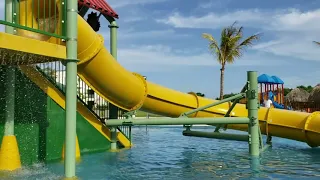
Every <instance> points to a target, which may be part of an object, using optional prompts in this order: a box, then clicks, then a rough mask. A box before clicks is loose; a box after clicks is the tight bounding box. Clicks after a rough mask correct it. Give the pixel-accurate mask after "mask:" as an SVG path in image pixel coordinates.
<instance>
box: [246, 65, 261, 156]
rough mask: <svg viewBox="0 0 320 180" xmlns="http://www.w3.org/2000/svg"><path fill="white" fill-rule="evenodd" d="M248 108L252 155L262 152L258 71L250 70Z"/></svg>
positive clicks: (248, 76) (248, 74)
mask: <svg viewBox="0 0 320 180" xmlns="http://www.w3.org/2000/svg"><path fill="white" fill-rule="evenodd" d="M247 78H248V91H247V99H248V100H247V109H248V118H249V119H250V123H249V129H248V132H249V152H250V155H251V156H259V154H260V149H259V148H260V144H259V141H260V137H259V128H260V127H259V120H258V109H259V101H258V76H257V72H256V71H248V72H247Z"/></svg>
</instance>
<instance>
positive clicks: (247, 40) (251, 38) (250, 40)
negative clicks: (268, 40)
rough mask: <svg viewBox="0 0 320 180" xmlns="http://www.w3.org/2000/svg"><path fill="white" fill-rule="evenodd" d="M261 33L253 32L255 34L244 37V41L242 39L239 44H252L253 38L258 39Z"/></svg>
mask: <svg viewBox="0 0 320 180" xmlns="http://www.w3.org/2000/svg"><path fill="white" fill-rule="evenodd" d="M261 35H262V34H261V33H259V34H255V35H252V36H249V37H248V38H247V39H245V40H244V41H242V42H241V43H240V44H239V46H240V47H241V46H251V45H252V44H253V41H255V40H259V39H260V37H261Z"/></svg>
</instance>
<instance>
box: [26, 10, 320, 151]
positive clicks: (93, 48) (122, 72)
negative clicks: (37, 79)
mask: <svg viewBox="0 0 320 180" xmlns="http://www.w3.org/2000/svg"><path fill="white" fill-rule="evenodd" d="M21 34H23V36H26V33H21ZM28 36H29V37H30V35H28ZM31 37H32V38H35V37H36V36H35V35H32V36H31ZM39 37H40V38H38V39H39V40H46V41H50V42H52V43H59V42H58V41H54V40H52V39H54V38H51V39H46V38H44V37H43V36H39ZM78 58H79V60H80V62H79V63H78V75H79V76H80V77H81V78H82V79H83V80H84V81H86V83H87V84H88V85H89V86H90V87H91V88H92V89H94V90H95V91H96V92H97V93H98V94H99V95H100V96H102V97H103V98H105V99H106V100H108V101H110V102H111V103H113V104H115V105H116V106H118V107H120V108H123V109H125V110H136V109H138V108H141V110H144V111H147V112H150V113H155V114H160V115H164V116H169V117H178V116H179V115H180V114H181V113H183V112H186V111H189V110H191V109H195V108H198V107H200V106H204V105H207V104H209V103H212V102H214V101H215V100H212V99H208V98H202V97H198V96H196V95H195V94H193V93H189V94H187V93H183V92H179V91H175V90H172V89H169V88H166V87H163V86H160V85H157V84H155V83H152V82H148V81H146V80H144V78H143V77H142V76H140V75H138V74H136V73H132V72H129V71H127V70H126V69H124V68H123V67H122V66H121V65H120V64H119V63H118V62H117V61H116V60H115V59H114V58H113V57H112V56H111V54H110V53H109V52H108V51H107V49H106V48H105V47H104V41H103V37H102V36H100V35H98V34H97V33H96V32H94V31H93V30H92V28H91V27H90V26H89V25H88V24H87V22H86V21H85V20H84V19H83V18H82V17H81V16H78ZM229 107H230V103H224V104H221V105H218V106H215V107H212V108H209V109H206V110H203V111H201V112H197V113H195V114H192V115H191V116H192V117H219V116H223V115H224V114H225V113H226V112H227V111H228V109H229ZM231 115H232V116H247V110H246V107H245V105H243V104H238V105H236V106H235V108H234V109H233V111H232V113H231ZM259 120H260V127H261V131H262V133H264V134H269V135H272V136H277V137H282V138H287V139H292V140H297V141H302V142H306V143H308V144H309V145H310V146H311V147H317V146H319V145H320V114H319V113H318V112H315V113H312V114H309V113H303V112H295V111H289V110H281V109H266V108H260V110H259ZM228 127H229V128H232V129H238V130H243V131H247V126H243V125H229V126H228Z"/></svg>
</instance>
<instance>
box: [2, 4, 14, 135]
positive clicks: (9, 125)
mask: <svg viewBox="0 0 320 180" xmlns="http://www.w3.org/2000/svg"><path fill="white" fill-rule="evenodd" d="M5 2H6V7H5V8H6V21H7V22H13V17H12V14H13V12H12V10H13V0H6V1H5ZM5 32H6V33H9V34H13V33H14V28H13V27H11V26H6V27H5ZM6 76H7V77H6V79H7V82H6V116H5V118H6V121H5V125H4V135H5V136H12V135H14V109H15V108H14V104H15V103H14V102H15V77H16V73H15V67H13V66H8V67H7V69H6Z"/></svg>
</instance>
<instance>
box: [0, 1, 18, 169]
mask: <svg viewBox="0 0 320 180" xmlns="http://www.w3.org/2000/svg"><path fill="white" fill-rule="evenodd" d="M14 5H15V0H6V1H5V16H6V17H5V20H6V22H14V21H13V20H14V17H13V14H14V13H13V10H14V8H13V7H14ZM5 32H6V33H8V34H14V28H13V27H11V26H6V27H5ZM15 82H16V70H15V67H13V66H7V68H6V92H5V95H6V108H5V124H4V136H3V138H2V142H1V148H0V170H5V171H13V170H17V169H19V168H21V161H20V153H19V148H18V142H17V138H16V136H15V135H14V119H15V90H16V87H15Z"/></svg>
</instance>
